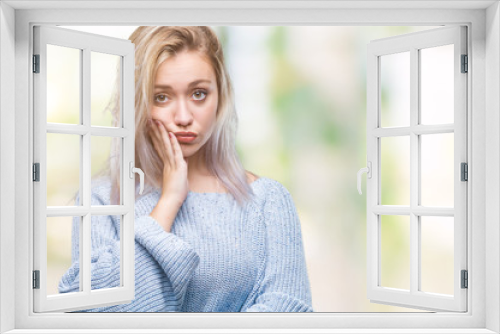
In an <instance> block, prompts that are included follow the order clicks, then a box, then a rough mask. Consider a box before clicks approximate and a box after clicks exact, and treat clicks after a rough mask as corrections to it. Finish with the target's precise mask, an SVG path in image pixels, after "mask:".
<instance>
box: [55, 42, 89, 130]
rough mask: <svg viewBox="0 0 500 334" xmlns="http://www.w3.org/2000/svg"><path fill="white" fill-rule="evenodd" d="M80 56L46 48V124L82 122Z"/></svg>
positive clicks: (73, 51)
mask: <svg viewBox="0 0 500 334" xmlns="http://www.w3.org/2000/svg"><path fill="white" fill-rule="evenodd" d="M80 54H81V50H80V49H73V48H67V47H63V46H57V45H50V44H48V45H47V122H50V123H69V124H79V123H80V102H81V101H80V70H81V66H80Z"/></svg>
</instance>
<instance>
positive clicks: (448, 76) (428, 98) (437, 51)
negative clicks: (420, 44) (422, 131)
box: [420, 44, 455, 124]
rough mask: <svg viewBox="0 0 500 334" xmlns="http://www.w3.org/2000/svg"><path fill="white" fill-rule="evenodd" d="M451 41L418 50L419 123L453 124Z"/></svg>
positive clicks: (453, 79)
mask: <svg viewBox="0 0 500 334" xmlns="http://www.w3.org/2000/svg"><path fill="white" fill-rule="evenodd" d="M454 66H455V64H454V61H453V44H452V45H445V46H439V47H435V48H429V49H422V50H420V112H421V116H420V117H421V119H420V123H421V124H443V123H453V120H454V115H453V108H454V101H453V97H454V95H453V89H454V86H455V78H454V71H453V68H454Z"/></svg>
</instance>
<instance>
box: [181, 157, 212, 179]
mask: <svg viewBox="0 0 500 334" xmlns="http://www.w3.org/2000/svg"><path fill="white" fill-rule="evenodd" d="M186 160H187V163H188V178H190V177H195V176H201V175H202V176H209V175H211V174H210V172H209V171H208V168H207V163H206V158H205V153H204V150H203V152H202V150H200V151H198V152H196V154H194V155H192V156H190V157H189V158H187V159H186Z"/></svg>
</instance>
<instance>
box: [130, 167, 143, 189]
mask: <svg viewBox="0 0 500 334" xmlns="http://www.w3.org/2000/svg"><path fill="white" fill-rule="evenodd" d="M128 166H129V171H130V174H129V176H130V178H131V179H133V178H134V173H137V174H139V195H142V191H143V190H144V172H143V171H142V170H141V169H140V168H135V167H134V162H133V161H130V163H129V164H128Z"/></svg>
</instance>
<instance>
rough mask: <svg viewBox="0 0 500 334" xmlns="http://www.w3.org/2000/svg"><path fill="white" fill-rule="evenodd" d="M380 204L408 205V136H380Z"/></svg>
mask: <svg viewBox="0 0 500 334" xmlns="http://www.w3.org/2000/svg"><path fill="white" fill-rule="evenodd" d="M380 145H381V148H380V154H381V157H380V159H381V164H380V168H381V193H382V201H381V204H382V205H410V137H409V136H398V137H382V138H380Z"/></svg>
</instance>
